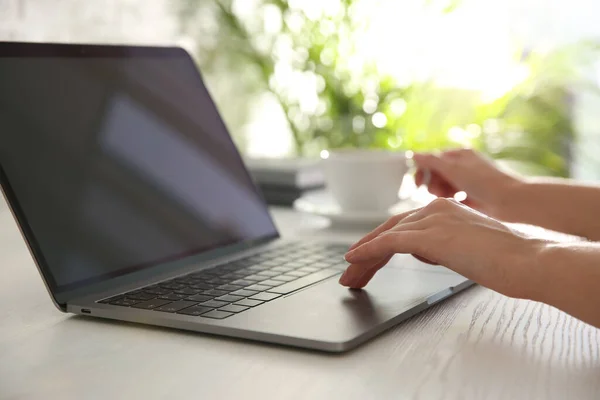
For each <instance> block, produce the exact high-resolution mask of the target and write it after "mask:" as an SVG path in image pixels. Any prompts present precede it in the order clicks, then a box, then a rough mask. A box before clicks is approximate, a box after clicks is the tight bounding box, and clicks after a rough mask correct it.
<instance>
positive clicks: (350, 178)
mask: <svg viewBox="0 0 600 400" xmlns="http://www.w3.org/2000/svg"><path fill="white" fill-rule="evenodd" d="M322 164H323V171H324V173H325V181H326V184H327V187H328V189H329V190H330V192H331V194H332V195H333V198H334V199H335V201H336V202H337V203H338V204H339V206H340V207H341V208H342V210H344V211H387V210H388V209H389V208H390V207H392V206H393V205H394V204H396V203H398V201H399V200H400V199H399V197H398V193H399V190H400V187H401V186H402V180H403V179H404V176H405V175H406V173H407V172H408V170H409V165H408V160H407V158H406V156H405V154H404V153H403V152H390V151H384V150H337V151H336V150H333V151H330V152H329V155H328V156H327V157H326V158H324V159H323V160H322Z"/></svg>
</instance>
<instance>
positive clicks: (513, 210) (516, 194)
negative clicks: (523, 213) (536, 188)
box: [489, 175, 529, 222]
mask: <svg viewBox="0 0 600 400" xmlns="http://www.w3.org/2000/svg"><path fill="white" fill-rule="evenodd" d="M528 186H529V183H528V182H527V181H525V180H523V179H520V178H518V177H514V176H510V175H506V176H503V177H502V178H501V179H500V180H499V181H498V182H497V183H496V184H494V187H495V188H496V190H495V193H494V201H493V202H492V204H491V206H490V213H489V214H490V215H491V216H493V217H494V218H497V219H499V220H502V221H506V222H518V221H519V220H520V219H519V208H520V206H519V204H520V199H521V198H523V197H524V196H523V193H524V192H526V191H527V187H528Z"/></svg>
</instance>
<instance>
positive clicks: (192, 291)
mask: <svg viewBox="0 0 600 400" xmlns="http://www.w3.org/2000/svg"><path fill="white" fill-rule="evenodd" d="M200 291H202V289H193V288H190V287H186V288H183V289H177V290H175V293H181V294H187V295H188V296H191V295H194V294H197V293H199V292H200Z"/></svg>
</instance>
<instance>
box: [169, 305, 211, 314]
mask: <svg viewBox="0 0 600 400" xmlns="http://www.w3.org/2000/svg"><path fill="white" fill-rule="evenodd" d="M212 310H213V309H212V308H210V307H203V306H193V307H188V308H184V309H183V310H180V311H177V314H185V315H192V316H194V317H197V316H199V315H202V314H206V313H207V312H209V311H212Z"/></svg>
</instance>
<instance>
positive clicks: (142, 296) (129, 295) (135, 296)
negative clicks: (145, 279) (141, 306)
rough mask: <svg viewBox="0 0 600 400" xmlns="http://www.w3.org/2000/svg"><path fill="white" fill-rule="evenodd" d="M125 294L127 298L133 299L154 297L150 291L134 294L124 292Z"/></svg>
mask: <svg viewBox="0 0 600 400" xmlns="http://www.w3.org/2000/svg"><path fill="white" fill-rule="evenodd" d="M125 296H127V298H128V299H134V300H141V301H143V300H150V299H153V298H155V297H156V295H155V294H152V293H144V292H142V293H135V294H129V293H127V294H125Z"/></svg>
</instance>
